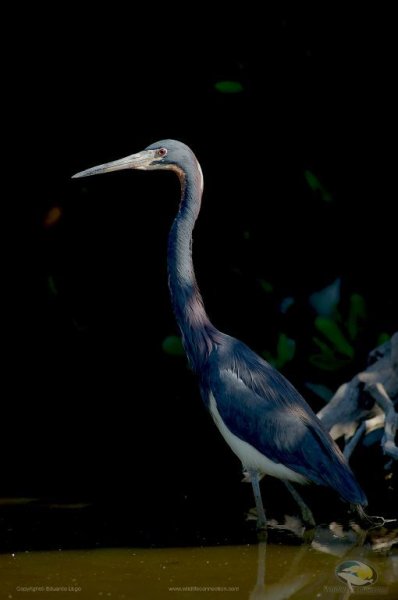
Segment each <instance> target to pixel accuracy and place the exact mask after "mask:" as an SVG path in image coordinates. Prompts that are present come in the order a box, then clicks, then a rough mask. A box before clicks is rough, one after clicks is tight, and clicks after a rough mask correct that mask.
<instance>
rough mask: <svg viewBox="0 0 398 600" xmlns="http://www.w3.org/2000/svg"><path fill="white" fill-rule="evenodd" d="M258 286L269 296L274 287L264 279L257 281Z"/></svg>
mask: <svg viewBox="0 0 398 600" xmlns="http://www.w3.org/2000/svg"><path fill="white" fill-rule="evenodd" d="M258 282H259V284H260V285H261V288H262V290H263V291H264V292H266V293H267V294H271V293H272V292H273V291H274V286H273V285H272V283H271V282H270V281H266V280H265V279H259V280H258Z"/></svg>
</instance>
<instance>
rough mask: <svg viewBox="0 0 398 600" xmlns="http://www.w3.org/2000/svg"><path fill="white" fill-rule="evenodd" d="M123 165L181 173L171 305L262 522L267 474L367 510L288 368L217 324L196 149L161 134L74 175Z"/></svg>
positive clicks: (208, 403) (171, 268)
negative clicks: (195, 236)
mask: <svg viewBox="0 0 398 600" xmlns="http://www.w3.org/2000/svg"><path fill="white" fill-rule="evenodd" d="M121 169H144V170H151V169H166V170H172V171H174V172H176V173H177V175H178V177H179V179H180V182H181V202H180V206H179V210H178V213H177V216H176V218H175V220H174V223H173V226H172V228H171V231H170V235H169V243H168V271H169V287H170V294H171V300H172V305H173V310H174V314H175V317H176V320H177V323H178V325H179V328H180V330H181V334H182V339H183V344H184V348H185V351H186V354H187V356H188V360H189V362H190V365H191V367H192V369H193V371H194V372H195V373H196V375H197V377H198V380H199V385H200V390H201V395H202V398H203V400H204V403H205V405H206V407H207V408H208V410H209V412H210V414H211V415H212V417H213V420H214V422H215V423H216V425H217V427H218V428H219V430H220V432H221V434H222V435H223V437H224V438H225V440H226V442H227V443H228V444H229V445H230V447H231V448H232V450H233V451H234V452H235V454H237V456H238V457H239V458H240V460H241V462H242V465H243V467H244V470H245V471H246V472H247V474H248V475H249V477H250V479H251V481H252V484H253V490H254V495H255V500H256V506H257V512H258V526H259V527H263V526H265V523H266V519H265V513H264V509H263V505H262V501H261V495H260V490H259V485H258V482H259V479H260V478H261V477H262V476H263V475H264V474H270V475H273V476H275V477H278V478H280V479H282V480H286V481H294V482H299V483H306V482H309V481H312V482H314V483H317V484H320V485H325V486H329V487H331V488H332V489H334V490H335V491H336V492H337V493H338V494H339V495H340V496H341V497H342V498H344V499H345V500H346V501H347V502H350V503H351V504H354V505H356V506H357V508H358V510H360V511H361V506H366V504H367V501H366V497H365V495H364V493H363V491H362V490H361V488H360V487H359V485H358V483H357V481H356V479H355V477H354V475H353V473H352V471H351V469H350V467H349V466H348V464H347V461H346V460H345V458H344V457H343V455H342V453H341V452H340V450H339V448H338V447H337V445H336V444H335V443H334V441H333V440H332V438H331V437H330V436H329V434H328V432H327V431H326V430H325V429H324V427H323V425H322V423H321V422H320V421H319V419H318V418H317V417H316V415H315V414H314V413H313V411H312V409H311V408H310V406H309V405H308V404H307V403H306V401H305V400H304V399H303V398H302V396H301V395H300V394H299V393H298V392H297V390H296V389H295V388H294V387H293V386H292V385H291V384H290V383H289V381H287V379H285V377H283V375H281V374H280V373H279V372H278V371H276V370H275V369H274V368H273V367H272V366H271V365H269V364H268V363H267V362H266V361H265V360H263V359H262V358H260V357H259V356H258V355H257V354H255V353H254V352H253V351H252V350H250V348H248V347H247V346H246V345H245V344H243V343H242V342H240V341H238V340H236V339H234V338H232V337H230V336H228V335H226V334H224V333H221V332H220V331H218V330H217V329H216V328H215V327H214V326H213V325H212V323H211V322H210V320H209V318H208V316H207V314H206V311H205V309H204V306H203V300H202V297H201V295H200V292H199V288H198V285H197V282H196V278H195V273H194V268H193V263H192V231H193V228H194V225H195V221H196V219H197V217H198V214H199V210H200V204H201V198H202V192H203V175H202V170H201V168H200V165H199V163H198V161H197V159H196V157H195V155H194V154H193V152H192V151H191V150H190V148H189V147H188V146H186V145H185V144H183V143H181V142H178V141H175V140H163V141H160V142H156V143H155V144H152V145H151V146H148V148H146V149H145V150H143V151H142V152H139V153H138V154H133V155H131V156H127V157H126V158H123V159H121V160H117V161H114V162H111V163H106V164H104V165H99V166H98V167H94V168H92V169H88V170H87V171H83V172H81V173H77V174H76V175H74V177H85V176H88V175H95V174H97V173H105V172H109V171H118V170H121Z"/></svg>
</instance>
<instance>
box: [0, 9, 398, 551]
mask: <svg viewBox="0 0 398 600" xmlns="http://www.w3.org/2000/svg"><path fill="white" fill-rule="evenodd" d="M27 10H28V9H26V10H24V14H23V18H22V17H21V16H19V18H18V19H16V20H15V19H13V20H10V22H9V26H10V30H11V31H12V35H11V37H10V42H9V61H8V68H9V70H10V72H11V75H12V80H11V81H12V83H11V84H10V86H9V88H7V94H6V96H7V99H9V100H10V107H9V109H7V111H5V113H4V120H5V126H6V127H7V129H8V135H7V141H6V142H5V147H6V148H7V156H8V159H10V160H9V161H8V160H7V161H6V164H7V171H6V172H3V176H4V177H5V178H6V180H7V185H5V189H6V192H5V200H4V202H5V205H6V206H7V207H8V206H10V207H11V208H12V209H13V216H12V217H11V218H10V219H9V220H5V221H4V223H3V227H4V238H5V239H6V240H7V249H6V252H5V255H4V256H5V259H6V260H5V263H6V266H8V265H11V269H10V271H11V277H10V280H8V274H7V280H6V281H7V283H6V286H5V290H4V294H5V300H6V308H5V310H4V314H3V319H4V324H3V325H4V326H3V332H4V338H3V339H4V346H3V350H4V352H3V361H2V362H3V369H4V371H3V372H4V378H3V402H2V404H3V410H2V414H3V419H2V420H3V427H2V429H3V433H2V436H1V456H2V457H3V460H2V478H1V481H2V484H1V495H3V496H18V495H21V496H27V497H38V498H47V499H50V500H49V501H53V499H56V500H54V501H57V502H58V501H59V502H72V503H73V502H80V501H86V502H88V503H93V505H94V506H95V507H96V510H97V511H98V515H100V516H99V517H98V518H99V519H101V518H102V517H101V515H105V516H104V517H103V520H105V521H107V522H110V523H111V525H110V526H109V531H110V533H109V536H108V538H106V539H107V542H113V543H119V542H120V540H124V541H126V543H134V542H137V540H138V541H140V542H142V543H177V542H180V541H181V540H183V541H184V540H185V541H186V539H191V538H190V537H189V536H190V535H191V533H192V531H195V535H197V536H199V537H200V535H205V536H207V539H210V538H211V537H212V536H215V537H217V535H224V534H225V535H227V536H229V539H231V537H232V538H233V537H234V536H236V537H237V538H239V535H240V533H239V532H240V531H243V530H244V527H245V525H244V522H243V516H244V512H245V511H246V510H247V509H248V508H249V507H250V506H251V505H252V504H253V502H252V499H251V496H250V494H251V490H250V488H249V486H244V485H243V484H241V483H240V465H239V463H238V461H237V459H236V458H235V457H234V455H233V454H232V453H231V452H230V450H229V449H228V447H227V446H226V445H225V444H224V442H223V440H222V439H221V438H220V436H219V434H218V432H217V431H216V429H215V427H214V425H213V424H212V422H211V420H210V419H209V417H208V416H207V414H206V413H205V411H204V408H203V407H202V403H201V400H200V397H199V393H198V390H197V387H196V383H195V381H194V377H193V375H192V374H191V373H190V372H189V370H188V368H187V365H186V361H185V359H184V358H183V357H175V356H172V355H170V354H167V353H166V352H165V351H164V350H163V349H162V342H163V341H164V339H165V338H166V337H167V336H170V335H177V333H178V332H177V329H176V325H175V322H174V318H173V315H172V312H171V309H170V304H169V299H168V290H167V274H166V262H165V257H166V239H167V233H168V229H169V227H170V225H171V222H172V219H173V216H174V214H175V211H176V208H177V204H178V197H179V187H178V181H177V180H176V179H175V177H173V175H172V174H168V173H141V172H131V173H118V174H113V175H109V176H107V177H105V176H104V177H99V178H92V179H89V180H78V181H71V180H70V177H71V175H72V174H73V173H75V172H76V171H80V170H83V169H85V168H88V167H90V166H93V165H95V164H98V163H102V162H106V161H109V160H114V159H117V158H120V157H122V156H125V155H127V154H131V153H133V152H136V151H139V150H141V149H143V148H144V147H146V146H147V145H149V144H150V143H152V142H154V141H156V140H158V139H163V138H168V137H170V138H175V139H180V140H182V141H184V142H185V143H187V144H188V145H190V146H191V147H192V149H193V150H194V151H195V153H196V155H197V157H198V159H199V160H200V162H201V164H202V168H203V171H204V176H205V196H204V202H203V208H202V212H201V215H200V220H199V222H198V225H197V229H196V230H195V245H194V260H195V265H196V270H197V277H198V281H199V284H200V286H201V290H202V293H203V296H204V299H205V303H206V307H207V310H208V313H209V315H210V317H211V319H212V320H213V322H214V324H215V325H216V326H217V327H218V328H219V329H221V330H223V331H226V332H228V333H230V334H232V335H235V336H237V337H239V338H240V339H242V340H244V341H245V342H246V343H248V344H249V345H250V346H252V347H253V349H255V350H256V351H258V352H263V351H268V352H272V353H274V352H275V348H276V345H277V340H278V335H279V333H280V332H281V331H282V332H285V333H287V335H288V336H289V337H290V338H292V339H295V341H296V355H295V357H294V360H293V361H291V362H290V363H289V364H287V365H286V367H285V369H284V373H285V374H286V375H287V376H288V377H289V378H290V379H291V380H292V382H293V383H294V384H295V385H296V387H298V389H299V390H300V391H302V392H303V393H304V395H305V396H306V397H307V399H308V401H309V402H310V403H311V404H312V406H313V407H314V409H315V410H319V409H320V408H321V406H322V401H321V400H320V399H319V398H318V397H316V396H315V395H314V394H311V393H310V392H309V390H308V389H307V388H306V385H305V384H306V382H307V381H313V382H316V383H325V384H326V385H328V386H329V387H330V388H331V389H333V390H334V389H335V388H336V387H337V386H338V385H339V384H340V383H342V382H343V381H345V380H347V379H349V378H351V377H352V376H353V375H354V374H355V372H357V371H358V370H359V369H361V368H363V366H364V364H365V359H366V356H367V353H368V352H369V351H370V349H372V348H373V347H375V346H376V345H377V341H378V339H379V336H380V334H381V333H386V334H389V335H391V334H392V333H393V331H394V330H395V329H396V328H397V320H396V306H397V291H396V284H395V279H396V218H395V216H394V215H395V203H396V175H395V174H396V166H395V160H394V161H393V156H394V155H395V145H396V106H397V103H396V102H397V99H396V97H394V93H393V87H394V85H395V83H396V82H395V81H394V80H395V79H396V40H395V37H394V32H393V31H392V26H391V23H392V15H391V14H388V11H386V12H383V10H381V9H380V10H378V11H377V14H374V12H372V13H370V11H369V14H366V12H365V11H364V8H363V7H361V14H358V13H355V14H354V13H353V14H348V13H347V12H346V11H342V10H336V9H335V7H333V8H330V10H328V9H327V8H326V7H324V9H323V10H322V12H319V11H314V9H313V8H309V7H308V8H306V9H303V8H301V9H300V10H291V9H287V8H283V7H281V8H280V9H278V10H277V11H275V12H273V13H272V14H271V12H268V14H267V13H264V14H263V15H261V16H260V15H259V14H256V13H255V12H253V11H252V10H251V9H250V8H249V7H247V8H244V7H243V8H242V7H240V8H239V11H238V9H233V8H232V7H231V6H229V7H228V10H227V9H226V10H225V13H224V14H223V15H222V16H220V17H216V16H215V15H203V14H200V13H199V10H200V8H199V7H198V6H197V7H196V10H197V11H198V12H197V14H195V12H193V13H192V14H191V15H186V16H185V15H184V14H183V13H182V12H181V11H180V10H179V9H178V7H177V6H176V7H175V8H174V9H173V11H174V12H173V13H171V12H170V10H171V9H170V7H163V8H162V9H160V8H159V7H156V6H153V7H152V8H151V9H150V10H148V13H147V14H146V13H145V12H144V11H137V12H135V11H134V7H131V8H130V11H129V12H127V11H126V12H125V11H123V10H122V9H121V8H120V7H118V8H116V7H115V8H114V9H112V10H111V9H109V10H107V11H106V13H102V14H99V12H100V11H99V9H98V8H97V11H96V12H95V11H93V12H89V11H87V12H86V13H85V14H83V13H82V12H81V9H79V10H78V9H76V10H73V9H72V8H71V7H69V8H68V9H66V8H65V10H63V9H62V8H61V9H57V11H58V12H57V13H55V12H54V13H50V14H49V12H48V10H49V9H46V11H43V14H40V12H38V9H37V8H35V10H34V12H33V11H32V13H31V14H29V13H28V12H27ZM17 51H18V52H17ZM17 54H18V55H19V57H20V58H17V57H16V55H17ZM224 80H232V81H237V82H239V83H240V84H241V86H242V91H241V92H238V93H235V94H232V93H229V94H228V93H222V92H220V91H218V90H217V88H216V87H215V84H216V83H217V82H220V81H224ZM305 171H311V172H312V173H314V174H315V175H316V176H317V177H318V178H319V180H320V181H321V182H322V184H323V186H324V187H325V188H326V189H327V190H328V192H329V193H330V195H331V197H332V201H325V199H324V198H323V197H322V194H321V193H320V192H319V191H318V192H317V191H313V190H312V189H311V188H310V186H309V185H308V183H307V181H306V179H305V175H304V174H305ZM53 207H59V209H60V211H61V217H60V218H59V219H58V220H57V221H56V222H55V223H53V224H52V225H50V226H49V225H48V223H47V226H46V219H47V220H48V216H47V215H48V213H49V211H50V210H51V209H52V208H53ZM7 271H8V269H7ZM336 277H341V280H342V298H341V306H340V308H341V311H342V313H344V311H346V310H347V304H348V299H349V297H350V294H352V293H358V294H361V296H362V297H363V298H364V300H365V302H366V309H367V317H366V321H365V322H364V323H363V326H362V330H361V333H360V335H359V337H358V339H356V341H355V356H354V358H353V360H352V361H350V362H349V364H347V365H346V366H345V367H344V368H342V369H340V370H337V371H334V372H330V371H329V372H325V371H322V370H319V369H318V370H317V369H315V367H314V365H313V364H311V362H310V360H309V357H310V356H311V354H312V353H314V351H315V350H316V348H314V342H313V337H314V314H313V312H312V309H311V308H310V306H309V304H308V297H309V295H310V294H311V293H313V292H314V291H316V290H319V289H321V288H322V287H324V286H326V285H328V284H329V283H331V282H332V281H333V280H335V279H336ZM261 280H266V281H270V282H271V283H272V285H273V292H272V293H265V292H264V289H263V288H262V287H261V284H260V281H261ZM285 297H294V299H295V304H294V306H293V307H292V308H291V309H290V311H289V312H288V313H286V314H283V313H281V311H280V303H281V301H282V300H283V298H285ZM356 461H357V462H355V459H354V463H353V464H354V468H356V469H357V472H358V476H359V478H360V480H361V483H362V485H363V486H364V488H365V490H366V492H367V493H368V495H369V496H370V498H371V499H372V500H373V502H374V505H378V509H379V510H380V505H381V508H382V509H383V508H385V510H387V512H388V510H390V509H391V506H392V504H393V501H394V499H393V495H392V494H393V492H392V491H391V489H389V488H388V489H387V487H386V483H385V481H384V476H383V471H382V469H383V464H384V459H383V457H382V455H381V452H379V454H378V453H377V452H376V453H374V452H373V453H370V454H369V455H365V456H363V455H361V457H360V459H356ZM377 472H379V473H381V474H379V475H377V474H376V473H377ZM390 487H391V486H390ZM268 490H269V494H268ZM305 494H306V498H307V499H308V501H309V503H310V504H311V506H312V507H313V509H314V512H315V513H317V511H320V512H322V509H321V508H320V507H321V505H322V506H323V507H324V506H325V502H324V498H325V497H324V496H322V491H321V490H317V489H315V488H311V489H308V490H306V491H305ZM380 494H382V496H383V502H384V505H383V502H380ZM327 498H328V502H330V503H332V504H331V506H332V505H333V502H335V507H337V508H336V510H338V506H339V505H338V501H337V500H335V501H334V500H331V499H330V494H329V495H327ZM264 499H265V503H266V505H267V506H269V507H270V510H271V513H272V510H274V511H276V512H277V511H278V510H279V511H280V514H283V510H284V508H285V507H284V506H282V507H281V504H282V505H283V504H285V506H286V510H288V507H289V506H290V499H289V498H287V497H286V494H285V491H284V489H283V487H282V486H281V485H280V484H279V483H278V482H271V481H270V482H268V481H267V483H266V484H264ZM317 507H318V508H317ZM388 507H390V508H388ZM63 514H65V513H63ZM322 515H323V513H322ZM328 516H331V515H328ZM83 521H84V517H82V523H83ZM65 522H66V523H69V521H68V519H66V521H65ZM81 528H83V529H84V525H82V524H81V527H80V525H79V527H77V530H78V533H77V534H76V536H77V537H76V539H78V537H79V531H81V530H82V529H81ZM50 529H51V527H49V530H50ZM21 531H22V529H21ZM126 531H127V533H126ZM203 532H205V533H203ZM40 535H44V534H43V532H41V533H40V527H39V533H37V536H38V539H39V537H40ZM21 536H23V531H22V533H21ZM61 537H62V536H61ZM58 541H59V540H58ZM61 541H62V540H60V542H61Z"/></svg>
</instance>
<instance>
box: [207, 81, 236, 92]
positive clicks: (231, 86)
mask: <svg viewBox="0 0 398 600" xmlns="http://www.w3.org/2000/svg"><path fill="white" fill-rule="evenodd" d="M214 87H215V88H216V90H217V92H221V93H222V94H238V93H239V92H242V91H243V85H242V84H241V83H240V82H239V81H229V80H225V81H217V83H215V84H214Z"/></svg>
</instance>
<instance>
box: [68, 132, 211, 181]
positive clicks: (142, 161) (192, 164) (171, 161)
mask: <svg viewBox="0 0 398 600" xmlns="http://www.w3.org/2000/svg"><path fill="white" fill-rule="evenodd" d="M124 169H140V170H145V171H147V170H154V169H168V170H172V171H175V172H176V173H177V174H178V176H179V177H180V178H181V177H184V176H185V175H186V174H187V172H189V171H191V170H193V171H195V170H196V172H200V174H201V170H200V166H199V163H198V161H197V160H196V158H195V155H194V153H193V152H192V150H191V149H190V148H189V147H188V146H186V145H185V144H183V143H182V142H178V141H177V140H161V141H160V142H155V143H154V144H151V145H150V146H148V147H147V148H145V150H142V151H141V152H137V154H131V155H130V156H126V157H125V158H121V159H119V160H114V161H112V162H108V163H105V164H103V165H98V166H96V167H92V168H91V169H87V170H86V171H81V172H80V173H76V174H75V175H73V178H77V177H88V176H90V175H99V174H100V173H109V172H111V171H122V170H124Z"/></svg>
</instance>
